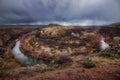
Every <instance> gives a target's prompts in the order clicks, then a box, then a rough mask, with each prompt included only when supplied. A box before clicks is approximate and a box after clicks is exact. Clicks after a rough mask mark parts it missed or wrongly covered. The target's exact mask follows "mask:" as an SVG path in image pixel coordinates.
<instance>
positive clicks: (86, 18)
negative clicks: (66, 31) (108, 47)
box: [0, 0, 120, 25]
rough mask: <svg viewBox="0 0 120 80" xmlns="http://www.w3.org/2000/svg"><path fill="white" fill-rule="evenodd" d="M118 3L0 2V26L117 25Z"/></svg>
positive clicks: (69, 0)
mask: <svg viewBox="0 0 120 80" xmlns="http://www.w3.org/2000/svg"><path fill="white" fill-rule="evenodd" d="M119 13H120V1H119V0H34V1H33V0H0V24H33V23H34V24H35V23H36V24H43V23H48V24H49V23H60V24H73V25H80V24H81V25H82V24H86V25H91V24H92V25H96V24H105V23H108V22H109V23H111V22H120V14H119Z"/></svg>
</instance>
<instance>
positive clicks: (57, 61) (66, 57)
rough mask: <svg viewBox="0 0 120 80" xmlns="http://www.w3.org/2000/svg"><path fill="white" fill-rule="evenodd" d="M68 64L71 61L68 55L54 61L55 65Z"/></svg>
mask: <svg viewBox="0 0 120 80" xmlns="http://www.w3.org/2000/svg"><path fill="white" fill-rule="evenodd" d="M70 62H72V59H71V58H70V57H69V56H68V55H60V56H59V57H58V58H57V59H56V61H55V63H56V64H65V63H70Z"/></svg>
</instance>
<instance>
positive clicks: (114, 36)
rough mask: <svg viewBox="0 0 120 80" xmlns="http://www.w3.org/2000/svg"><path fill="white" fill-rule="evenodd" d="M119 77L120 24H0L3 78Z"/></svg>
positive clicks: (81, 79)
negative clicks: (96, 25) (2, 25)
mask: <svg viewBox="0 0 120 80" xmlns="http://www.w3.org/2000/svg"><path fill="white" fill-rule="evenodd" d="M101 79H102V80H119V79H120V24H119V23H116V24H111V25H106V26H98V27H95V26H94V27H92V26H91V27H89V26H62V25H56V24H50V25H46V26H43V27H39V26H38V27H34V26H32V27H29V26H19V27H17V26H16V27H12V26H9V27H1V28H0V80H101Z"/></svg>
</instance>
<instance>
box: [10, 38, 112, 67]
mask: <svg viewBox="0 0 120 80" xmlns="http://www.w3.org/2000/svg"><path fill="white" fill-rule="evenodd" d="M19 47H20V41H17V42H16V43H15V46H14V47H13V49H12V54H13V55H14V57H15V59H16V60H17V61H19V62H20V63H21V64H24V65H27V66H32V65H35V64H49V62H48V61H47V62H46V61H45V60H41V59H36V58H32V57H28V56H27V55H24V53H23V52H22V51H21V50H20V48H19ZM109 47H110V46H109V45H108V44H107V43H106V42H105V41H104V38H103V39H102V40H101V46H100V49H101V51H103V50H105V49H106V48H109Z"/></svg>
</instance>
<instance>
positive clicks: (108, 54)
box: [97, 51, 120, 58]
mask: <svg viewBox="0 0 120 80" xmlns="http://www.w3.org/2000/svg"><path fill="white" fill-rule="evenodd" d="M97 55H98V56H101V57H105V58H120V55H119V54H116V53H115V52H113V51H111V52H103V51H102V52H99V53H98V54H97Z"/></svg>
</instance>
